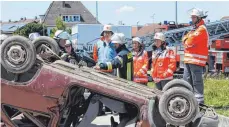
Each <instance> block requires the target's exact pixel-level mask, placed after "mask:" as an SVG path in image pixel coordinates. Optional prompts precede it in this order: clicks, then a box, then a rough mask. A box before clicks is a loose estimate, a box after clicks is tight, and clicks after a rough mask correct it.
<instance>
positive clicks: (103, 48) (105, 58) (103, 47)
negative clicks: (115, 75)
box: [93, 25, 116, 73]
mask: <svg viewBox="0 0 229 127" xmlns="http://www.w3.org/2000/svg"><path fill="white" fill-rule="evenodd" d="M112 35H113V32H112V30H111V26H110V25H104V28H103V32H102V33H101V36H102V37H101V39H100V40H99V41H98V42H97V43H96V44H95V45H94V47H93V59H94V60H95V61H96V62H97V64H98V65H99V64H100V63H104V62H110V61H111V60H112V59H113V58H114V57H115V56H116V52H115V46H114V44H113V43H111V36H112ZM101 71H103V72H109V73H111V72H112V70H101Z"/></svg>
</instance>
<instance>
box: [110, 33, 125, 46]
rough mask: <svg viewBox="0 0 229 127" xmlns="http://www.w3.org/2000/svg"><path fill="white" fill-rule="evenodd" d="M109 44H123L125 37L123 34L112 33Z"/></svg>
mask: <svg viewBox="0 0 229 127" xmlns="http://www.w3.org/2000/svg"><path fill="white" fill-rule="evenodd" d="M111 42H112V43H118V44H125V35H124V34H123V33H114V34H113V35H112V37H111Z"/></svg>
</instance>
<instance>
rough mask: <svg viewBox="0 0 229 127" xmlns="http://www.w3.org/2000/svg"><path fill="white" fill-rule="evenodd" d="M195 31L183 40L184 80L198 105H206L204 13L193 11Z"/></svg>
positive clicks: (206, 48)
mask: <svg viewBox="0 0 229 127" xmlns="http://www.w3.org/2000/svg"><path fill="white" fill-rule="evenodd" d="M190 15H191V19H192V23H193V29H192V30H191V31H190V32H188V33H187V34H186V35H185V36H184V37H183V38H182V43H183V45H184V75H183V78H184V80H186V81H188V82H189V83H190V84H191V85H192V87H193V90H194V94H195V97H196V99H197V101H198V103H199V104H200V103H202V104H204V84H203V78H202V71H203V67H204V66H205V65H206V63H207V59H208V40H209V37H208V31H207V28H206V27H205V23H204V20H203V19H204V18H206V16H205V15H204V13H203V11H202V10H200V9H193V10H192V11H191V14H190Z"/></svg>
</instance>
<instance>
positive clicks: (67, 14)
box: [40, 1, 100, 35]
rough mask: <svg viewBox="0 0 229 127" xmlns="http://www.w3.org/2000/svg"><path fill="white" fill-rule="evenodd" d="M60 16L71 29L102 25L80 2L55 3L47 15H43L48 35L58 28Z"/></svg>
mask: <svg viewBox="0 0 229 127" xmlns="http://www.w3.org/2000/svg"><path fill="white" fill-rule="evenodd" d="M58 16H60V17H61V18H62V19H63V21H64V22H65V23H66V25H67V27H69V28H71V27H72V26H73V25H75V24H100V22H99V21H97V20H96V17H94V16H93V15H92V13H91V12H90V11H89V10H88V9H87V8H86V7H85V6H84V5H83V4H82V3H81V2H80V1H53V2H52V3H51V4H50V5H49V8H48V9H47V11H46V13H45V15H41V16H40V17H41V21H42V23H44V24H45V25H46V26H47V32H48V35H49V34H50V30H51V29H52V28H54V27H56V22H55V20H56V18H57V17H58Z"/></svg>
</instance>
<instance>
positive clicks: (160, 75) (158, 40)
mask: <svg viewBox="0 0 229 127" xmlns="http://www.w3.org/2000/svg"><path fill="white" fill-rule="evenodd" d="M154 40H155V42H154V45H153V53H152V69H151V73H152V78H153V80H154V82H155V83H156V87H157V88H158V89H159V90H162V89H163V87H164V86H165V84H166V83H168V82H169V81H170V80H172V79H173V72H174V71H175V70H176V59H175V55H174V52H173V50H170V49H166V42H165V35H164V34H163V33H156V34H155V36H154Z"/></svg>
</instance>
